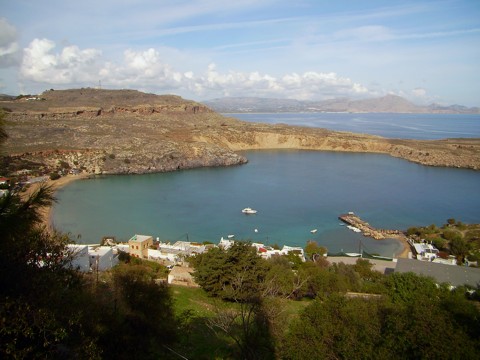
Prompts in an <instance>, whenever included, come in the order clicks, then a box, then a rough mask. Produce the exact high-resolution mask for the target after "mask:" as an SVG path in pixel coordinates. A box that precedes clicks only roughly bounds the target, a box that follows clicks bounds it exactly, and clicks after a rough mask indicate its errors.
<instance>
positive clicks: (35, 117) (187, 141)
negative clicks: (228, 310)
mask: <svg viewBox="0 0 480 360" xmlns="http://www.w3.org/2000/svg"><path fill="white" fill-rule="evenodd" d="M0 106H1V107H2V108H3V109H4V111H5V112H6V130H7V133H8V135H9V138H8V140H7V141H6V143H5V144H4V145H5V146H4V151H6V153H7V154H8V155H9V156H10V157H11V159H13V160H15V159H22V160H23V161H29V162H35V163H42V164H45V166H46V167H48V168H52V169H55V168H58V166H59V164H62V165H63V166H66V167H68V168H69V169H79V170H83V171H85V172H87V173H95V174H127V173H135V174H138V173H153V172H165V171H174V170H179V169H188V168H195V167H203V166H230V165H238V164H243V163H245V162H246V161H247V159H246V158H245V157H244V156H242V155H241V154H239V153H238V151H240V150H250V149H304V150H321V151H349V152H370V153H383V154H389V155H391V156H394V157H399V158H403V159H406V160H409V161H413V162H416V163H419V164H423V165H430V166H448V167H458V168H468V169H475V170H478V169H480V139H446V140H435V141H419V140H399V139H386V138H382V137H377V136H371V135H364V134H356V133H348V132H336V131H330V130H325V129H315V128H305V127H296V126H287V125H268V124H258V123H249V122H243V121H240V120H237V119H234V118H231V117H225V116H222V115H220V114H218V113H216V112H214V111H213V110H211V109H210V108H208V107H207V106H205V105H203V104H200V103H196V102H193V101H188V100H185V99H182V98H180V97H177V96H171V95H163V96H160V95H154V94H145V93H141V92H138V91H133V90H100V89H76V90H50V91H46V92H44V93H43V94H40V95H38V96H34V97H29V98H21V99H16V100H9V101H1V102H0Z"/></svg>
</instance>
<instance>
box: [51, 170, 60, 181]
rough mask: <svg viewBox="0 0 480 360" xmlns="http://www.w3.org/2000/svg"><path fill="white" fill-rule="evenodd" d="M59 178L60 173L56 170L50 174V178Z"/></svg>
mask: <svg viewBox="0 0 480 360" xmlns="http://www.w3.org/2000/svg"><path fill="white" fill-rule="evenodd" d="M57 179H60V175H59V174H58V173H56V172H53V173H51V174H50V180H57Z"/></svg>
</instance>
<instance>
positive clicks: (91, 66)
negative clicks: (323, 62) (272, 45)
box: [21, 39, 370, 100]
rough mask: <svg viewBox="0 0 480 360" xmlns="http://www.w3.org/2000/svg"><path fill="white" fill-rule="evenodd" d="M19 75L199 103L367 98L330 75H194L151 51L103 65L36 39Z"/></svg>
mask: <svg viewBox="0 0 480 360" xmlns="http://www.w3.org/2000/svg"><path fill="white" fill-rule="evenodd" d="M182 64H183V65H180V66H183V67H186V66H187V65H185V64H184V62H182ZM177 65H178V64H177ZM21 75H22V77H23V79H24V80H26V81H33V82H36V83H44V84H45V85H64V86H65V87H66V86H70V87H75V86H92V85H94V84H97V82H98V81H99V80H101V82H102V84H103V85H104V86H106V87H111V88H119V87H121V88H136V89H141V90H145V91H150V92H154V93H175V94H179V95H182V96H185V97H189V98H202V99H208V98H214V97H219V96H262V97H287V98H297V99H312V100H314V99H324V98H332V97H341V96H348V97H359V96H368V95H369V94H370V92H369V90H368V89H367V88H366V87H365V86H363V85H361V84H359V83H356V82H354V81H352V80H351V79H349V78H346V77H341V76H338V75H337V74H336V73H333V72H328V73H323V72H315V71H308V72H304V73H290V74H284V75H281V76H278V77H276V76H273V75H270V74H267V73H260V72H258V71H251V72H241V71H233V70H231V71H227V72H220V71H218V70H217V67H216V65H215V64H210V65H208V66H207V67H206V69H205V70H204V71H197V72H196V73H195V72H194V71H192V69H182V70H179V69H175V68H174V67H173V66H172V65H170V64H169V63H168V62H166V61H165V60H164V59H163V58H162V56H161V54H160V52H159V51H158V50H156V49H153V48H150V49H147V50H145V51H136V50H132V49H127V50H125V51H124V53H123V58H122V59H121V61H107V60H105V59H103V58H101V52H100V51H98V50H96V49H84V50H81V49H79V48H78V47H77V46H66V47H64V48H63V49H59V50H57V51H56V45H55V43H54V42H53V41H51V40H48V39H35V40H34V41H32V42H31V43H30V45H29V46H28V47H27V48H26V49H24V58H23V63H22V66H21Z"/></svg>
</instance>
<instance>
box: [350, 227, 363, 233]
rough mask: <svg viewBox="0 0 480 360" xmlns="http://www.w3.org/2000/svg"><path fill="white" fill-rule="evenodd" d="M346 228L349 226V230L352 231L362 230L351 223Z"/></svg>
mask: <svg viewBox="0 0 480 360" xmlns="http://www.w3.org/2000/svg"><path fill="white" fill-rule="evenodd" d="M347 228H349V229H350V230H352V231H354V232H357V233H359V232H362V230H360V229H359V228H356V227H355V226H352V225H347Z"/></svg>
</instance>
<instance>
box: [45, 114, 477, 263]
mask: <svg viewBox="0 0 480 360" xmlns="http://www.w3.org/2000/svg"><path fill="white" fill-rule="evenodd" d="M228 116H234V117H236V118H238V119H241V120H244V121H252V122H263V123H285V124H289V125H301V126H311V127H323V128H328V129H331V130H341V131H353V132H362V133H368V134H373V135H381V136H384V137H391V138H409V139H439V138H452V137H478V138H480V116H479V115H432V114H420V115H419V114H415V115H410V114H346V113H345V114H343V113H342V114H326V113H320V114H318V113H299V114H290V113H289V114H285V113H280V114H228ZM244 155H245V156H246V157H247V158H248V160H249V161H248V163H247V164H245V165H241V166H233V167H222V168H200V169H192V170H182V171H176V172H171V173H161V174H146V175H121V176H101V177H96V178H95V179H89V180H82V181H75V182H73V183H71V184H69V185H67V186H66V187H64V188H62V189H60V190H59V191H58V192H57V193H56V197H57V199H58V202H57V203H56V205H55V206H54V208H53V211H52V219H53V223H54V225H55V227H56V228H57V229H59V230H61V231H63V232H66V233H69V234H70V236H71V238H72V239H74V240H75V241H76V242H78V243H85V244H95V243H99V242H100V240H101V238H102V237H103V236H115V237H116V238H117V240H121V241H127V240H128V239H129V238H130V237H131V236H133V235H134V234H143V235H152V236H153V237H154V238H158V239H159V240H160V241H163V242H172V243H173V242H175V241H178V240H184V241H195V242H204V241H209V242H213V243H218V242H219V240H220V239H221V238H222V237H224V238H227V237H228V236H229V235H230V236H232V235H233V237H232V238H233V239H237V240H249V241H253V242H260V243H264V244H266V245H274V244H277V245H279V246H283V245H289V246H302V247H304V246H305V244H306V243H307V241H309V240H314V241H316V242H317V243H318V244H319V245H322V246H325V247H326V248H327V249H328V251H329V252H330V253H332V252H341V251H343V252H358V251H360V249H361V250H362V251H367V252H369V253H376V254H380V255H383V256H395V254H398V253H399V252H401V250H402V245H401V244H400V243H399V242H398V241H397V240H395V239H386V240H374V239H371V238H367V237H364V236H362V235H361V234H358V233H355V232H353V231H351V230H350V229H348V228H347V227H346V226H344V225H343V224H342V223H341V222H340V221H339V219H338V216H339V215H341V214H343V213H346V212H350V211H353V212H355V213H356V214H357V215H359V216H360V217H361V218H362V219H364V220H365V221H367V222H369V223H370V224H371V225H372V226H375V227H378V228H386V229H399V230H406V229H407V228H409V227H411V226H427V225H430V224H435V225H437V226H441V225H443V224H444V223H446V221H447V219H449V218H455V219H457V220H460V221H463V222H465V223H480V172H479V171H474V170H467V169H454V168H441V167H427V166H422V165H418V164H414V163H411V162H408V161H406V160H403V159H398V158H393V157H390V156H388V155H382V154H362V153H341V152H319V151H300V150H274V151H272V150H262V151H247V152H244ZM245 207H251V208H253V209H255V210H257V211H258V212H257V214H255V215H245V214H243V213H242V212H241V210H242V209H243V208H245ZM315 229H316V230H317V231H316V232H314V233H312V232H311V231H312V230H315Z"/></svg>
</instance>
